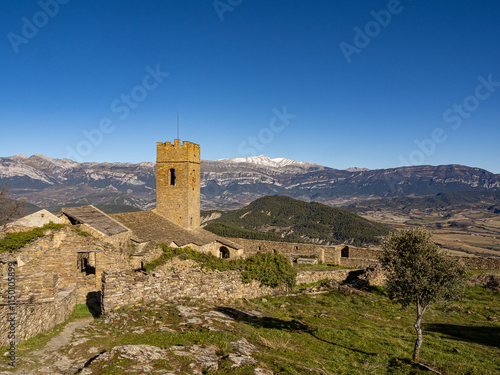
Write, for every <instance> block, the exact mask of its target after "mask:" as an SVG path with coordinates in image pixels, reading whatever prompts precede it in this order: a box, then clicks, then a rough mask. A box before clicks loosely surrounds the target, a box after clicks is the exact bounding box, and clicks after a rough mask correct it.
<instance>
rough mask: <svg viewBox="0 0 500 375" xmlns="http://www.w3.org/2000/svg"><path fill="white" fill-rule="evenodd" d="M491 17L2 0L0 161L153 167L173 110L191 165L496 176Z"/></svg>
mask: <svg viewBox="0 0 500 375" xmlns="http://www.w3.org/2000/svg"><path fill="white" fill-rule="evenodd" d="M499 19H500V2H499V1H497V0H485V1H473V0H469V1H463V0H453V1H452V0H448V1H439V0H418V1H417V0H414V1H411V0H406V1H405V0H401V1H399V2H398V1H395V0H391V1H334V0H329V1H327V0H317V1H306V0H302V1H298V0H275V1H264V0H242V1H241V0H220V1H213V0H168V1H167V0H164V1H159V0H156V1H152V0H150V1H138V0H137V1H131V0H128V1H127V0H121V1H118V0H107V1H83V0H57V1H56V0H41V1H40V2H39V1H38V0H18V1H8V2H7V1H5V2H3V3H2V6H1V8H0V21H1V22H0V29H1V30H0V31H1V32H0V37H1V39H0V40H1V41H0V83H1V90H0V126H1V138H0V156H10V155H14V154H25V155H27V156H29V155H32V154H34V153H41V154H44V155H47V156H50V157H53V158H64V157H70V158H72V159H74V160H78V161H98V162H103V161H108V162H114V161H119V162H141V161H154V159H155V151H156V150H155V147H156V146H155V145H156V142H157V141H172V140H173V139H174V138H176V116H177V108H179V110H180V124H181V126H180V138H181V139H183V140H189V141H192V142H196V143H199V144H201V146H202V148H201V149H202V158H203V159H209V160H214V159H219V158H233V157H243V156H252V155H259V154H265V155H267V156H269V157H273V158H274V157H288V158H292V159H296V160H301V161H308V162H315V163H318V164H322V165H326V166H330V167H333V168H339V169H345V168H348V167H352V166H358V167H367V168H372V169H375V168H389V167H397V166H400V165H411V164H414V165H415V164H431V165H438V164H464V165H468V166H475V167H480V168H485V169H487V170H489V171H492V172H495V173H500V165H499V161H500V147H499V138H500V137H499V135H500V22H499ZM167 73H168V74H167ZM285 107H286V108H285ZM280 117H281V118H280ZM85 134H86V135H85ZM418 144H420V146H419V145H418Z"/></svg>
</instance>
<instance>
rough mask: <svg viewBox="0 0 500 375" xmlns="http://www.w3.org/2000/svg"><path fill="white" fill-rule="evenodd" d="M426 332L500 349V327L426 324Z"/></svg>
mask: <svg viewBox="0 0 500 375" xmlns="http://www.w3.org/2000/svg"><path fill="white" fill-rule="evenodd" d="M424 329H425V330H426V331H431V332H437V333H442V334H444V335H446V336H448V337H449V338H451V339H454V340H459V341H466V342H475V343H477V344H481V345H488V346H493V347H497V348H500V327H475V326H460V325H456V324H438V323H433V324H425V325H424Z"/></svg>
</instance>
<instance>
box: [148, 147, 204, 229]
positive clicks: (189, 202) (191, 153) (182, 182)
mask: <svg viewBox="0 0 500 375" xmlns="http://www.w3.org/2000/svg"><path fill="white" fill-rule="evenodd" d="M156 212H157V213H158V214H160V215H162V216H164V217H166V218H167V219H169V220H171V221H173V222H174V223H176V224H179V225H181V226H183V227H185V228H198V227H199V226H200V145H197V144H195V143H191V142H187V141H184V142H183V143H182V144H181V140H180V139H175V140H174V144H173V145H172V144H171V143H170V142H165V143H162V142H158V143H157V144H156Z"/></svg>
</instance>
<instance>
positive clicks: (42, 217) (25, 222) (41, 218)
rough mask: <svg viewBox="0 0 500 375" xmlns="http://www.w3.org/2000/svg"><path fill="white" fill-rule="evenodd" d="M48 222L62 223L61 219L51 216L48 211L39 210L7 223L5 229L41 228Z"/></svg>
mask: <svg viewBox="0 0 500 375" xmlns="http://www.w3.org/2000/svg"><path fill="white" fill-rule="evenodd" d="M50 222H53V223H54V224H62V223H63V221H62V220H61V219H59V218H58V217H57V216H56V215H53V214H51V213H50V212H49V211H47V210H40V211H37V212H34V213H32V214H30V215H26V216H24V217H22V218H20V219H19V220H16V221H13V222H11V223H9V224H8V226H7V227H15V226H21V227H30V228H31V227H42V226H44V225H45V224H48V223H50Z"/></svg>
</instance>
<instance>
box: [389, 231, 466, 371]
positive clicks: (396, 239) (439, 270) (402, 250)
mask: <svg viewBox="0 0 500 375" xmlns="http://www.w3.org/2000/svg"><path fill="white" fill-rule="evenodd" d="M380 262H381V263H382V266H383V268H384V269H385V271H386V272H387V291H388V293H389V297H390V298H391V299H394V300H395V301H397V302H399V303H400V304H401V305H402V306H408V305H410V304H415V305H416V307H417V319H416V321H415V324H414V325H413V326H414V327H415V331H416V333H417V339H416V341H415V348H414V350H413V362H414V363H417V362H418V361H419V356H420V347H421V345H422V328H421V325H420V324H421V322H422V317H423V315H424V313H425V311H426V310H427V309H428V307H429V306H430V305H431V304H432V303H433V302H436V301H438V300H447V301H449V300H452V299H455V298H457V297H458V296H459V295H460V293H461V292H462V291H463V288H464V286H465V276H466V268H465V266H464V265H463V263H462V262H461V261H460V260H459V259H457V258H452V257H449V256H447V255H446V254H445V253H444V252H443V251H442V250H440V249H439V248H438V247H437V246H436V244H435V243H434V242H433V241H432V240H431V233H430V232H428V231H426V230H425V229H422V228H417V229H404V230H403V231H401V232H400V233H391V234H389V236H388V237H387V239H386V242H385V244H384V247H383V251H382V255H381V258H380Z"/></svg>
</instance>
